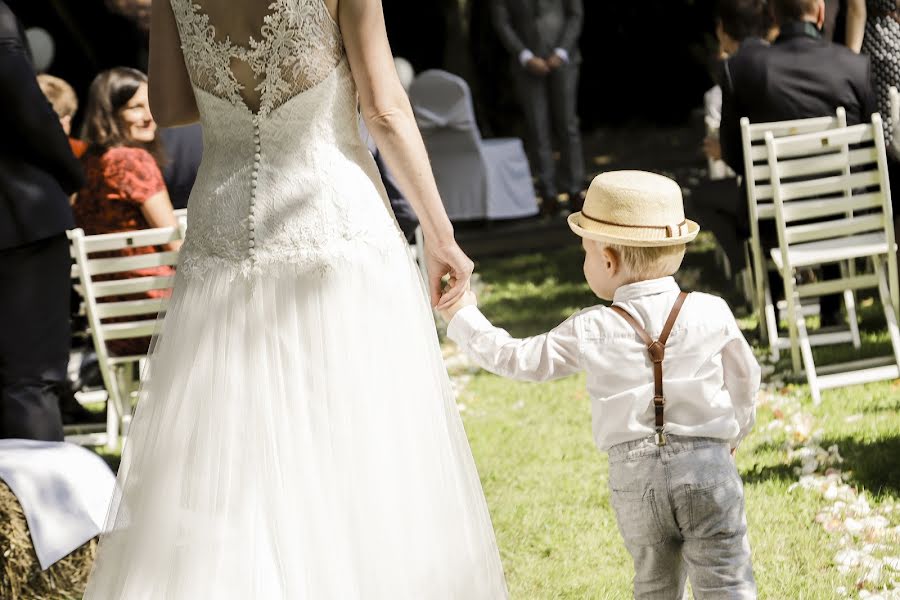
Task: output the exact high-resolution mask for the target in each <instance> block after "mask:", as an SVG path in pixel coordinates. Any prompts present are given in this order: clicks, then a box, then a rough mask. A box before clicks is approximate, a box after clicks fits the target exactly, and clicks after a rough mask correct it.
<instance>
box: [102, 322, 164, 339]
mask: <svg viewBox="0 0 900 600" xmlns="http://www.w3.org/2000/svg"><path fill="white" fill-rule="evenodd" d="M155 328H156V319H147V320H143V321H129V322H127V323H105V324H103V325H101V326H100V329H101V330H102V332H103V337H104V339H106V340H124V339H130V338H139V337H147V336H150V335H153V332H154V330H155Z"/></svg>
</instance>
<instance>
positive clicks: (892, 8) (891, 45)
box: [862, 0, 900, 146]
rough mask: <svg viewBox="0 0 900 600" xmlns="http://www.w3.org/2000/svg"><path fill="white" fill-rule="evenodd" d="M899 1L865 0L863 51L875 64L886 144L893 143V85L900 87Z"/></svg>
mask: <svg viewBox="0 0 900 600" xmlns="http://www.w3.org/2000/svg"><path fill="white" fill-rule="evenodd" d="M897 10H898V6H897V0H866V13H867V15H868V16H867V18H866V35H865V37H864V38H863V45H862V51H863V53H864V54H867V55H868V56H869V59H870V60H871V63H872V84H873V86H874V88H875V94H876V95H877V97H878V112H880V113H881V117H882V119H883V122H884V141H885V145H887V146H890V144H891V134H892V132H893V129H894V123H893V119H892V118H891V99H890V94H889V93H888V90H889V89H890V87H891V86H892V85H893V86H898V87H900V21H898V20H897V19H896V18H894V17H893V16H891V15H890V14H888V13H891V12H894V14H895V15H896V14H897Z"/></svg>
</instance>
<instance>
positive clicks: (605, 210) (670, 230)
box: [569, 171, 700, 246]
mask: <svg viewBox="0 0 900 600" xmlns="http://www.w3.org/2000/svg"><path fill="white" fill-rule="evenodd" d="M569 227H571V228H572V231H574V232H575V233H576V234H578V235H580V236H581V237H584V238H588V239H592V240H599V241H601V242H607V243H610V244H618V245H620V246H672V245H675V244H684V243H686V242H689V241H691V240H693V239H694V238H695V237H697V232H699V231H700V226H699V225H697V223H695V222H694V221H689V220H688V219H685V218H684V204H683V202H682V199H681V187H679V185H678V184H677V183H675V182H674V181H672V180H671V179H669V178H668V177H663V176H662V175H657V174H655V173H648V172H646V171H609V172H607V173H601V174H600V175H597V176H596V177H595V178H594V181H592V182H591V187H590V189H589V190H588V193H587V197H586V198H585V199H584V209H582V211H581V212H577V213H573V214H571V215H569Z"/></svg>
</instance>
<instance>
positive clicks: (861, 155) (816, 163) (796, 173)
mask: <svg viewBox="0 0 900 600" xmlns="http://www.w3.org/2000/svg"><path fill="white" fill-rule="evenodd" d="M877 161H878V152H876V150H875V147H874V146H870V147H868V148H856V149H854V150H850V152H848V156H847V157H846V158H845V157H844V155H843V153H841V152H835V153H833V154H828V155H826V156H817V157H809V158H806V157H804V158H795V159H793V160H785V161H779V163H778V172H779V174H780V175H781V177H783V178H784V177H801V176H803V175H810V174H813V173H827V172H829V171H835V172H840V171H842V170H843V169H844V167H846V166H847V165H848V164H849V165H850V166H851V167H858V166H861V165H867V164H874V163H875V162H877ZM771 176H772V174H771V172H770V170H769V165H768V163H763V164H761V165H755V166H754V167H753V177H754V179H755V180H756V181H768V180H769V178H770V177H771Z"/></svg>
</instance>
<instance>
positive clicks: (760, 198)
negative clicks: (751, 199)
mask: <svg viewBox="0 0 900 600" xmlns="http://www.w3.org/2000/svg"><path fill="white" fill-rule="evenodd" d="M755 190H756V193H755V194H754V195H755V196H756V202H757V203H759V202H771V201H772V198H773V197H774V196H775V192H774V191H773V190H772V186H771V185H769V184H768V183H766V184H764V185H757V186H756V188H755ZM772 214H773V215H774V214H775V213H772Z"/></svg>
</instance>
